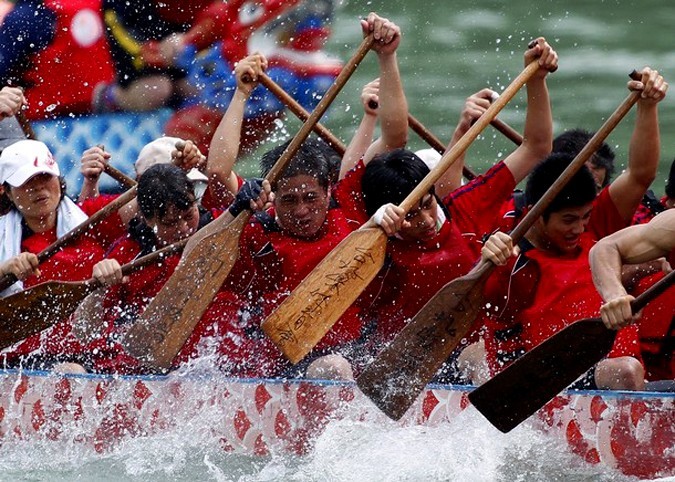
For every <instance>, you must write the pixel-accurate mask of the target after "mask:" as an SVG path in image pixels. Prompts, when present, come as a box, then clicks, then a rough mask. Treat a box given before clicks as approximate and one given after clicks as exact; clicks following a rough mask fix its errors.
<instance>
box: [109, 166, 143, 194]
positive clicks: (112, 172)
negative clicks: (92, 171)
mask: <svg viewBox="0 0 675 482" xmlns="http://www.w3.org/2000/svg"><path fill="white" fill-rule="evenodd" d="M103 170H104V171H105V173H106V174H108V176H110V177H112V178H113V179H114V180H115V181H117V182H119V183H120V184H122V185H123V186H124V187H126V188H127V189H131V188H132V187H134V186H135V185H136V181H134V180H133V179H131V178H130V177H129V176H127V175H126V174H124V173H123V172H122V171H120V170H119V169H117V168H115V167H113V166H111V165H110V164H106V165H105V167H104V168H103Z"/></svg>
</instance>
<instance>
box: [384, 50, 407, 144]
mask: <svg viewBox="0 0 675 482" xmlns="http://www.w3.org/2000/svg"><path fill="white" fill-rule="evenodd" d="M378 60H379V63H380V92H381V99H382V101H381V102H380V107H379V109H380V122H381V127H382V139H383V141H384V144H385V149H387V150H389V149H396V148H399V147H404V146H405V145H406V143H407V142H408V101H407V100H406V97H405V92H404V91H403V84H402V82H401V75H400V73H399V69H398V63H397V60H396V53H393V54H387V55H384V54H383V55H378Z"/></svg>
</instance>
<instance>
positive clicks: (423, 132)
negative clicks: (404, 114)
mask: <svg viewBox="0 0 675 482" xmlns="http://www.w3.org/2000/svg"><path fill="white" fill-rule="evenodd" d="M408 125H409V126H410V128H411V129H412V130H413V132H415V134H417V135H418V136H420V138H421V139H422V140H423V141H425V142H426V143H427V144H429V146H431V148H433V149H435V150H436V152H438V153H439V154H440V155H443V153H444V152H445V145H444V144H443V143H442V142H441V140H440V139H439V138H438V137H436V136H435V135H434V134H433V133H432V132H431V131H430V130H429V129H427V128H426V127H424V125H423V124H422V123H421V122H420V121H419V120H418V119H417V118H416V117H414V116H413V115H412V114H408ZM462 174H463V175H464V177H465V178H467V179H468V180H469V181H471V180H472V179H476V177H477V174H476V173H475V172H473V171H472V170H471V169H469V167H467V166H464V167H462Z"/></svg>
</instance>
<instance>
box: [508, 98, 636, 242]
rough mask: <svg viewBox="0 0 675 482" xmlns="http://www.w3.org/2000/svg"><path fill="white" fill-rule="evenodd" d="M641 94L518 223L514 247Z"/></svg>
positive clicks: (610, 121) (513, 234) (625, 105)
mask: <svg viewBox="0 0 675 482" xmlns="http://www.w3.org/2000/svg"><path fill="white" fill-rule="evenodd" d="M640 95H641V92H639V91H635V92H631V93H630V94H629V95H628V97H626V99H625V100H624V101H623V102H622V103H621V105H619V107H617V109H616V110H615V111H614V112H613V113H612V115H611V116H610V117H609V119H607V120H606V121H605V123H604V124H603V125H602V127H600V129H599V130H598V131H597V132H596V133H595V135H593V137H592V138H591V139H590V140H589V141H588V143H587V144H586V145H585V146H584V148H583V149H581V152H579V154H577V156H576V157H575V158H574V160H573V161H572V162H571V163H570V165H569V166H567V168H566V169H565V170H564V171H563V172H562V174H561V175H560V177H558V179H557V180H556V181H555V182H554V183H553V184H552V185H551V187H550V188H548V191H546V193H545V194H544V195H543V196H542V197H541V199H539V201H537V203H536V204H535V205H534V206H533V207H532V209H530V210H529V211H528V212H527V214H526V215H525V217H524V218H523V219H522V220H521V221H520V222H519V223H518V225H517V226H516V227H515V229H514V230H513V231H512V232H511V239H513V244H514V246H515V245H516V244H518V243H519V242H520V240H521V239H523V236H525V234H526V233H527V231H528V230H529V229H530V228H531V227H532V225H533V224H534V222H535V221H536V220H537V219H538V218H539V217H540V216H541V215H542V214H543V213H544V211H545V210H546V208H548V206H549V205H550V204H551V202H552V201H553V199H554V198H555V197H556V196H557V195H558V194H559V193H560V191H561V190H562V189H563V187H565V185H566V184H567V183H568V182H569V180H570V179H571V178H572V177H573V176H574V175H575V174H576V172H577V171H578V170H579V169H581V166H583V165H584V164H585V163H586V161H588V160H589V159H590V158H591V156H592V155H593V154H594V153H595V151H597V150H598V148H599V147H600V145H601V144H602V143H603V142H604V141H605V139H606V138H607V136H609V134H610V132H612V130H614V128H615V127H616V126H617V125H618V124H619V122H621V120H622V119H623V118H624V117H625V115H626V114H627V113H628V112H629V111H630V110H631V108H632V107H633V105H635V103H636V102H637V101H638V99H639V98H640Z"/></svg>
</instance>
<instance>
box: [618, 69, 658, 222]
mask: <svg viewBox="0 0 675 482" xmlns="http://www.w3.org/2000/svg"><path fill="white" fill-rule="evenodd" d="M641 74H642V79H641V80H640V81H635V80H631V81H630V82H628V88H629V89H630V90H641V91H642V95H641V96H640V100H639V101H638V103H637V116H636V118H635V129H634V130H633V135H632V137H631V140H630V148H629V151H628V167H627V168H626V170H625V171H624V172H622V173H621V175H619V177H617V178H616V179H615V180H614V182H612V184H611V185H610V186H609V195H610V196H611V198H612V201H614V205H615V206H616V208H617V209H618V210H619V213H620V214H621V216H622V217H623V218H624V219H625V221H626V223H630V221H631V220H632V219H633V214H634V213H635V209H637V207H638V205H639V204H640V201H641V200H642V196H644V193H645V192H646V191H647V189H648V188H649V186H650V184H651V183H652V182H653V181H654V179H655V178H656V170H657V168H658V165H659V156H660V154H661V140H660V139H661V137H660V133H659V114H658V103H659V102H660V101H661V100H663V99H664V98H665V96H666V91H667V90H668V83H667V82H666V81H665V80H664V79H663V77H662V76H661V75H659V73H658V72H657V71H656V70H652V69H650V68H649V67H645V68H644V69H642V72H641Z"/></svg>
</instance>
